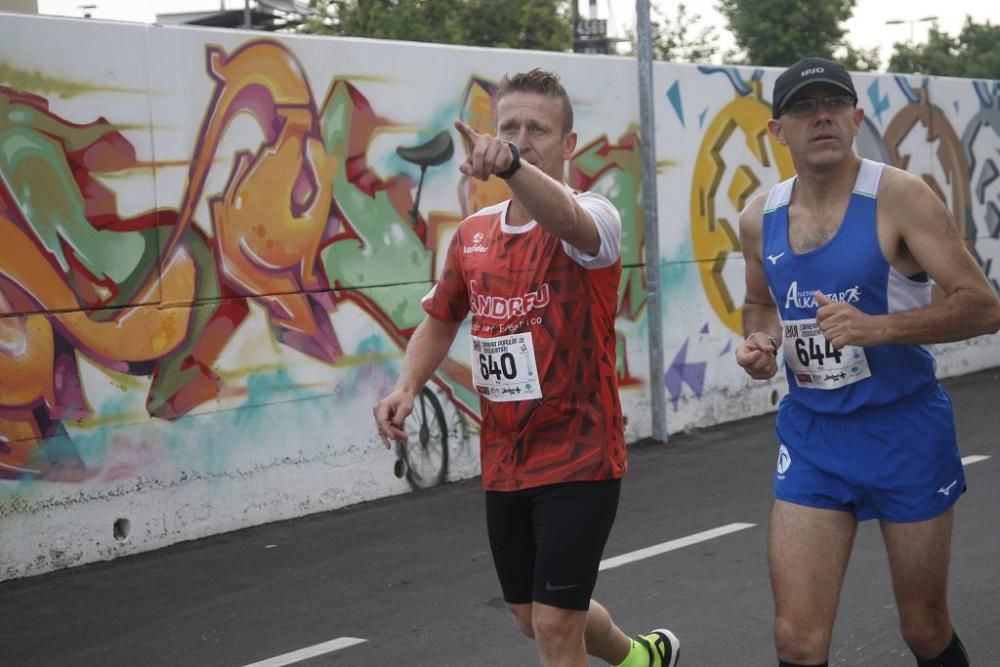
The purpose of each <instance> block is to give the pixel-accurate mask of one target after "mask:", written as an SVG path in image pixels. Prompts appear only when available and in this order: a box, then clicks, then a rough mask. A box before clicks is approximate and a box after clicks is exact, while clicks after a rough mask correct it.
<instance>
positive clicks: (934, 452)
mask: <svg viewBox="0 0 1000 667" xmlns="http://www.w3.org/2000/svg"><path fill="white" fill-rule="evenodd" d="M857 100H858V96H857V93H856V92H855V89H854V84H853V82H852V81H851V77H850V75H849V74H848V73H847V71H846V70H844V68H843V67H841V66H840V65H838V64H836V63H833V62H830V61H828V60H823V59H819V58H805V59H803V60H800V61H799V62H797V63H796V64H795V65H793V66H791V67H790V68H788V69H787V70H786V71H785V72H783V73H782V74H781V75H780V76H779V77H778V79H777V81H776V82H775V85H774V94H773V103H772V104H773V114H772V115H773V118H772V119H771V120H770V121H769V123H768V129H769V130H770V132H771V133H772V134H773V135H774V136H775V137H776V139H777V141H778V142H779V143H781V144H783V145H786V146H788V148H789V150H790V151H791V155H792V160H793V162H794V164H795V169H796V173H797V176H796V177H794V178H792V179H790V180H788V181H785V182H783V183H781V184H779V185H777V186H775V187H774V188H772V189H771V190H770V191H769V192H768V193H766V194H762V195H761V196H759V197H757V198H755V199H754V200H752V201H751V202H750V203H749V204H748V205H747V207H746V209H745V210H744V211H743V212H742V213H741V215H740V239H741V243H742V246H743V255H744V257H745V259H746V279H747V290H746V303H745V304H744V307H743V326H744V334H745V335H746V341H745V342H744V343H743V344H742V345H740V346H739V348H738V349H737V351H736V358H737V362H738V363H739V364H740V366H742V367H743V369H744V370H745V371H746V372H747V374H749V375H750V377H752V378H755V379H759V380H766V379H768V378H771V377H773V376H774V375H775V373H777V371H778V359H777V353H778V348H779V347H780V348H781V351H782V352H783V357H784V360H785V370H786V374H787V378H788V386H789V393H788V395H787V396H785V397H784V399H783V400H782V401H781V405H780V406H779V408H778V417H777V426H776V431H777V436H778V440H779V447H778V463H777V471H776V474H775V482H774V484H775V502H774V507H773V509H772V512H771V520H770V529H769V534H768V563H769V567H770V572H771V584H772V589H773V593H774V601H775V621H774V635H775V643H776V648H777V653H778V660H779V661H780V665H782V666H785V667H792V666H795V665H799V666H804V665H816V666H822V665H826V664H827V662H826V661H827V660H828V658H829V651H830V640H831V636H832V632H833V622H834V617H835V615H836V610H837V602H838V599H839V596H840V589H841V585H842V583H843V577H844V572H845V571H846V569H847V562H848V559H849V557H850V553H851V548H852V545H853V542H854V536H855V532H856V530H857V522H858V521H863V520H865V519H873V518H877V519H879V521H880V523H881V527H882V534H883V536H884V539H885V546H886V551H887V552H888V556H889V566H890V570H891V573H892V583H893V590H894V592H895V596H896V604H897V607H898V609H899V615H900V628H901V631H902V635H903V639H904V641H905V642H906V643H907V645H908V646H909V647H910V649H911V650H912V651H913V653H914V654H915V655H916V657H917V664H918V665H919V666H924V667H930V666H939V665H940V666H944V667H965V666H967V665H968V664H969V661H968V657H967V656H966V654H965V649H964V647H963V646H962V643H961V641H959V639H958V635H956V634H955V631H954V629H953V627H952V625H951V620H950V618H949V614H948V603H947V578H948V561H949V557H950V549H951V547H950V544H951V529H952V519H953V505H954V503H955V502H956V501H957V500H958V497H959V495H961V494H962V492H963V491H964V490H965V477H964V474H963V470H962V461H961V457H960V455H959V453H958V446H957V444H956V439H955V426H954V420H953V413H952V408H951V403H950V402H949V399H948V396H947V395H946V394H945V393H944V391H943V390H942V389H941V387H940V386H939V385H938V382H937V379H936V377H935V371H934V368H935V367H934V359H933V357H932V356H931V354H930V352H928V350H927V349H926V348H925V347H923V346H925V345H929V344H932V343H944V342H948V341H957V340H963V339H967V338H971V337H974V336H979V335H983V334H987V333H992V332H995V331H997V330H998V329H1000V302H998V299H997V295H996V293H995V292H994V291H993V289H992V288H991V287H990V285H989V283H988V282H987V281H986V278H985V277H984V275H983V273H982V271H981V270H980V269H979V266H978V265H977V264H976V262H975V260H974V259H973V258H972V256H971V255H970V254H969V253H968V251H967V250H966V248H965V246H964V245H963V243H962V240H961V238H960V237H959V235H958V233H957V231H956V227H955V225H954V224H953V221H952V220H951V216H950V214H949V212H948V210H947V209H946V208H945V206H944V205H943V204H942V203H941V201H940V200H939V199H938V198H937V196H936V195H935V194H934V193H933V192H932V191H931V189H930V188H929V187H928V186H927V185H926V184H925V183H924V182H923V181H922V180H921V179H919V178H917V177H915V176H912V175H910V174H908V173H906V172H905V171H901V170H899V169H895V168H893V167H890V166H886V165H883V164H879V163H875V162H871V161H869V160H864V159H862V158H860V157H859V156H858V155H857V154H855V152H854V149H853V142H854V137H855V136H856V135H857V133H858V130H859V129H860V128H861V124H862V121H863V118H864V112H863V111H862V110H861V109H858V108H857ZM931 281H933V282H934V283H936V284H937V285H938V287H939V288H940V289H941V290H942V292H943V294H944V296H943V298H941V299H936V300H935V301H934V302H933V303H932V302H931Z"/></svg>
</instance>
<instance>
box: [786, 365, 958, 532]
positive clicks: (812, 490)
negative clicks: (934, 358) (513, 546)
mask: <svg viewBox="0 0 1000 667" xmlns="http://www.w3.org/2000/svg"><path fill="white" fill-rule="evenodd" d="M776 432H777V435H778V443H779V447H778V463H777V470H776V471H775V475H774V495H775V497H776V498H778V499H779V500H784V501H787V502H789V503H795V504H796V505H806V506H809V507H818V508H822V509H831V510H840V511H844V512H851V513H852V514H854V516H855V518H856V519H857V520H858V521H864V520H867V519H875V518H878V519H884V520H886V521H892V522H897V523H904V522H913V521H924V520H926V519H931V518H933V517H935V516H937V515H939V514H941V513H942V512H944V511H945V510H947V509H948V508H949V507H951V506H952V505H954V504H955V503H956V502H957V501H958V497H959V496H960V495H961V494H962V493H964V492H965V471H964V469H963V467H962V457H961V455H960V454H959V452H958V443H957V440H956V437H955V418H954V412H953V410H952V406H951V400H950V399H949V398H948V395H947V394H946V393H945V391H944V389H942V388H941V386H940V385H938V384H937V383H936V382H935V383H934V384H933V385H931V386H929V387H926V388H924V389H921V390H919V391H917V392H915V393H914V394H911V395H910V396H907V397H904V398H902V399H900V400H898V401H896V402H895V403H890V404H888V405H882V406H876V407H870V408H864V409H861V410H857V411H855V412H852V413H849V414H824V413H818V412H813V411H812V410H809V409H808V408H805V407H803V406H802V405H800V404H798V403H796V402H795V401H793V400H791V399H790V398H789V397H788V396H785V397H784V399H782V401H781V405H780V406H779V408H778V419H777V426H776Z"/></svg>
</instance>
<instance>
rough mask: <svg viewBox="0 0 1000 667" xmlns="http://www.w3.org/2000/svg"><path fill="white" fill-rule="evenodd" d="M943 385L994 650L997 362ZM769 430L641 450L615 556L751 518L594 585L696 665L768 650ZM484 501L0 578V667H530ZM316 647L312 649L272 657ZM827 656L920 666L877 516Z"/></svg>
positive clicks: (956, 607)
mask: <svg viewBox="0 0 1000 667" xmlns="http://www.w3.org/2000/svg"><path fill="white" fill-rule="evenodd" d="M945 386H946V387H947V388H948V390H949V392H950V393H951V395H952V399H953V401H954V403H955V406H956V412H957V416H958V428H959V438H960V442H961V446H962V453H963V456H966V457H968V456H984V457H990V458H986V459H983V460H980V461H978V462H975V463H971V464H969V465H968V466H967V470H966V473H967V477H968V482H969V491H968V493H967V494H966V495H965V497H964V498H963V499H962V501H961V502H960V503H959V505H958V513H957V515H956V528H955V539H954V555H953V561H952V575H951V605H952V615H953V617H954V620H955V624H956V627H957V628H958V630H959V633H960V635H961V636H962V638H963V641H964V642H965V644H966V647H967V648H968V651H969V654H970V656H971V658H972V662H973V664H974V665H977V666H985V665H1000V643H998V642H997V639H998V638H1000V615H998V613H997V601H998V600H1000V520H998V512H997V508H1000V369H998V370H993V371H986V372H981V373H977V374H973V375H968V376H965V377H962V378H955V379H952V380H949V381H947V382H946V383H945ZM772 425H773V415H771V416H766V417H761V418H755V419H749V420H745V421H741V422H736V423H730V424H725V425H722V426H718V427H715V428H711V429H706V430H703V431H699V432H696V433H692V434H686V435H680V436H676V437H673V438H671V440H670V442H669V443H667V444H652V445H645V446H634V447H632V448H631V450H630V460H631V471H630V473H629V476H628V477H627V478H626V482H625V484H624V486H623V496H622V503H621V506H620V510H619V515H618V521H617V523H616V525H615V528H614V531H613V532H612V535H611V539H610V541H609V544H608V547H607V549H606V552H605V557H606V558H611V557H614V556H619V555H622V554H629V553H632V552H635V551H636V550H639V549H643V548H646V547H650V546H653V545H658V544H662V543H665V542H669V541H671V540H680V539H681V538H685V537H687V536H691V535H696V534H700V533H702V532H703V531H708V530H711V529H714V528H719V527H722V526H730V525H731V524H734V523H744V524H753V525H752V526H750V527H745V528H742V529H739V530H735V531H734V532H731V533H728V534H725V535H723V536H720V537H716V538H713V539H707V540H705V541H701V542H697V543H695V544H692V545H689V546H683V547H680V548H676V549H674V550H670V551H667V552H665V553H661V554H659V555H655V556H652V557H649V558H645V559H641V560H636V561H634V562H628V563H626V564H623V565H621V566H619V567H615V568H613V569H607V570H606V571H604V572H602V574H601V577H600V580H599V582H598V586H597V590H596V592H595V597H596V598H597V599H599V600H601V601H602V602H603V603H604V604H605V605H606V606H607V607H609V608H610V609H611V611H612V613H613V614H614V616H615V618H616V621H617V622H618V624H619V625H620V626H622V627H623V628H624V629H625V630H626V631H627V632H630V633H637V632H641V631H646V630H648V629H650V628H654V627H660V626H666V627H670V628H672V629H673V630H675V632H677V634H678V635H679V636H680V638H681V642H682V647H683V652H682V656H683V657H682V665H683V666H684V667H694V666H702V667H723V666H726V667H729V666H733V665H740V666H761V667H768V666H773V665H775V664H776V660H775V659H774V657H773V656H774V652H773V648H772V642H771V614H772V611H773V607H772V603H771V596H770V589H769V584H768V577H767V567H766V560H765V535H766V525H767V516H768V512H769V509H770V505H771V476H772V471H773V467H774V442H773V436H772ZM482 506H483V499H482V492H481V489H480V486H479V480H478V479H475V480H469V481H466V482H461V483H457V484H450V485H447V486H443V487H438V488H434V489H430V490H428V491H424V492H420V493H416V494H412V495H408V496H405V497H395V498H390V499H385V500H380V501H376V502H372V503H366V504H363V505H358V506H355V507H351V508H347V509H343V510H338V511H334V512H328V513H324V514H319V515H313V516H309V517H305V518H302V519H298V520H295V521H287V522H283V523H276V524H270V525H266V526H260V527H256V528H252V529H248V530H243V531H239V532H235V533H228V534H225V535H220V536H217V537H213V538H208V539H203V540H198V541H195V542H188V543H185V544H180V545H176V546H174V547H171V548H168V549H163V550H160V551H157V552H153V553H149V554H143V555H140V556H135V557H130V558H125V559H120V560H117V561H113V562H108V563H100V564H95V565H90V566H85V567H80V568H76V569H72V570H67V571H61V572H55V573H51V574H47V575H43V576H38V577H33V578H28V579H21V580H15V581H9V582H5V583H3V584H0V665H3V666H4V667H13V666H16V667H21V666H35V665H37V666H40V667H89V666H91V665H93V666H95V667H109V666H118V665H122V666H128V667H132V666H143V667H145V666H151V667H152V666H161V665H162V666H165V667H166V666H169V667H176V666H178V665H183V666H185V667H188V666H190V667H198V666H203V665H205V666H212V667H215V666H219V667H245V666H247V665H255V664H256V665H258V667H264V665H267V666H268V667H276V666H277V665H280V664H295V665H302V666H303V667H322V666H326V665H337V666H340V665H415V666H424V665H426V666H435V667H437V666H448V665H454V666H480V665H481V666H487V667H494V666H496V667H501V666H506V665H535V664H537V659H536V657H535V656H536V654H535V650H534V647H533V645H532V644H531V642H529V641H528V640H526V639H524V638H522V637H521V636H520V635H519V634H518V633H517V631H516V630H515V628H514V624H513V623H512V622H511V620H510V618H509V614H508V612H507V611H506V610H505V609H504V607H503V604H502V602H501V600H500V597H499V588H498V586H497V584H496V581H495V577H494V574H493V569H492V564H491V561H490V557H489V553H488V546H487V541H486V534H485V527H484V522H483V507H482ZM0 539H2V536H0ZM344 638H355V639H358V640H364V641H363V642H360V643H353V644H352V643H351V642H350V641H349V640H348V639H344ZM335 640H340V641H339V643H335V644H327V642H333V641H335ZM317 645H319V646H320V648H316V649H314V652H315V653H319V655H316V656H315V657H312V658H307V659H304V660H302V661H300V662H295V663H288V660H290V659H291V658H286V659H285V660H284V661H282V660H277V661H273V660H272V661H271V662H266V661H267V660H268V659H270V658H273V657H275V656H282V655H285V654H288V653H290V652H294V651H300V650H302V649H307V648H308V647H316V646H317ZM334 649H335V650H334ZM302 656H303V654H300V657H302ZM594 664H595V665H596V664H597V662H596V661H595V662H594ZM830 664H831V665H865V666H876V667H904V666H905V667H912V665H913V664H914V661H913V659H912V657H911V656H910V654H909V651H908V650H907V649H906V647H905V646H904V644H903V642H902V640H901V639H900V638H899V635H898V631H897V616H896V612H895V608H894V606H893V599H892V591H891V587H890V583H889V575H888V567H887V564H886V559H885V554H884V549H883V546H882V542H881V536H880V534H879V530H878V525H877V524H876V523H873V522H867V523H865V524H863V525H862V526H861V529H860V530H859V533H858V539H857V542H856V544H855V550H854V554H853V557H852V560H851V564H850V567H849V570H848V575H847V581H846V583H845V588H844V593H843V596H842V600H841V605H840V612H839V616H838V620H837V627H836V630H835V635H834V641H833V649H832V655H831V660H830Z"/></svg>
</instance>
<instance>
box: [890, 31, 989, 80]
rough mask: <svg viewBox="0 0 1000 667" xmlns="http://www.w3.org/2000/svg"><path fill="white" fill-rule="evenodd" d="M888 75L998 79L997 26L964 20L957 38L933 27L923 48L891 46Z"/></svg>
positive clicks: (916, 45)
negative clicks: (930, 75) (917, 73)
mask: <svg viewBox="0 0 1000 667" xmlns="http://www.w3.org/2000/svg"><path fill="white" fill-rule="evenodd" d="M889 71H892V72H920V73H921V74H932V75H938V76H962V77H970V78H976V79H1000V25H991V24H990V22H989V21H986V22H985V23H976V22H974V21H973V20H972V17H971V16H966V17H965V24H964V25H963V26H962V30H961V32H960V33H959V34H958V36H957V37H951V36H950V35H948V34H947V33H945V32H942V31H941V30H939V29H938V27H937V26H936V25H935V26H934V27H932V28H931V29H930V32H929V33H928V37H927V42H925V43H923V44H915V43H913V42H897V43H896V44H894V45H893V54H892V58H890V60H889Z"/></svg>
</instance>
